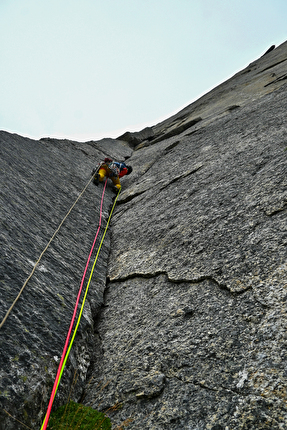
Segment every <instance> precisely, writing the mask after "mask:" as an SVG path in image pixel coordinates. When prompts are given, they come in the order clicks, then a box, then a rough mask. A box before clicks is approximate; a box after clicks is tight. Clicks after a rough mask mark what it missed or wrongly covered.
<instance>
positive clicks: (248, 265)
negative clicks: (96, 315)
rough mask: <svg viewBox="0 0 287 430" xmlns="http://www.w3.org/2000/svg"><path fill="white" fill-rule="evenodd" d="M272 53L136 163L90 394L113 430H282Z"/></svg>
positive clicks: (118, 225) (277, 123) (279, 133)
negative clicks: (122, 429)
mask: <svg viewBox="0 0 287 430" xmlns="http://www.w3.org/2000/svg"><path fill="white" fill-rule="evenodd" d="M268 55H270V57H268ZM268 55H267V56H266V57H263V58H261V59H259V60H258V61H257V62H255V63H253V64H252V65H250V66H249V67H248V68H247V69H245V70H243V71H242V72H240V73H239V74H237V75H235V76H234V77H233V78H232V79H230V80H229V81H227V82H226V83H224V84H222V85H221V86H220V87H218V88H216V89H215V90H214V91H212V92H211V93H209V94H208V95H206V96H205V97H203V98H202V99H200V100H199V101H197V102H196V103H194V104H193V105H191V106H190V107H188V108H186V109H185V110H184V111H183V112H181V113H179V114H178V115H177V116H175V118H173V119H172V120H167V121H166V123H162V124H160V125H158V126H155V127H154V135H153V136H152V139H147V140H145V141H143V142H141V143H140V144H138V146H137V147H136V150H135V151H134V153H133V155H132V157H131V158H130V160H129V161H130V163H131V164H132V165H133V167H134V174H133V176H131V177H130V178H128V179H127V183H126V184H125V189H124V190H123V193H122V194H121V196H120V201H119V204H118V206H117V211H116V214H115V216H114V218H113V228H112V247H111V255H110V263H109V268H108V275H109V278H110V281H109V283H108V286H107V294H106V304H107V305H108V306H107V307H105V309H104V310H103V312H102V313H101V318H100V320H99V323H98V326H97V329H98V337H97V342H98V351H100V352H98V356H97V360H96V363H95V366H94V369H93V371H91V375H92V376H93V380H92V383H91V384H90V386H89V387H88V388H87V390H86V397H85V403H86V404H88V405H92V406H93V407H95V408H97V407H99V408H102V409H103V410H109V409H110V410H111V411H112V412H111V413H110V415H111V418H112V420H113V422H114V423H115V424H120V423H121V422H123V421H125V420H126V419H130V420H131V422H130V424H129V427H128V428H132V429H156V430H161V429H169V430H170V429H174V430H179V429H213V430H215V429H217V430H218V429H225V430H226V429H230V430H231V429H270V428H272V429H279V428H280V429H282V428H287V427H286V422H287V408H286V399H287V398H286V387H287V367H286V354H287V349H286V348H287V344H286V328H287V319H286V299H287V289H286V288H287V272H286V244H287V223H286V209H287V192H286V185H287V183H286V173H287V153H286V151H285V149H286V147H287V132H286V123H285V117H286V107H287V104H286V89H287V87H286V83H285V82H286V81H285V82H284V80H285V79H286V77H287V75H286V72H287V62H286V59H287V45H286V44H284V45H282V46H281V47H279V48H277V50H275V51H273V54H272V53H270V54H268ZM272 55H273V57H272ZM278 76H281V79H279V78H278ZM276 77H277V78H276ZM193 116H194V118H199V117H200V118H201V120H197V121H192V117H193ZM184 123H187V124H188V126H187V127H183V124H184ZM129 139H130V136H129ZM153 142H154V143H153ZM97 387H101V389H100V392H99V388H97ZM96 393H97V394H96ZM115 405H117V407H116V406H115Z"/></svg>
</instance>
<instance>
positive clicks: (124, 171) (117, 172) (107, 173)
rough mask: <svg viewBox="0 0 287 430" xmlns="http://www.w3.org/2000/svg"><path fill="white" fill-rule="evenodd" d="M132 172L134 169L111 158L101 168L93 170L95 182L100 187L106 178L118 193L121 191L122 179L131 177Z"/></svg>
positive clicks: (106, 159)
mask: <svg viewBox="0 0 287 430" xmlns="http://www.w3.org/2000/svg"><path fill="white" fill-rule="evenodd" d="M132 171H133V169H132V167H131V166H127V165H126V164H125V163H124V162H119V161H113V160H112V159H111V158H108V157H106V158H105V160H104V161H103V162H102V163H101V164H100V165H99V167H98V168H95V169H94V170H93V172H92V174H93V175H94V180H93V182H94V184H96V185H98V184H99V182H102V181H103V180H104V179H105V177H107V178H110V179H111V180H112V181H113V184H114V186H115V187H116V190H117V191H118V190H120V189H121V183H120V178H122V177H123V176H125V175H129V174H130V173H131V172H132Z"/></svg>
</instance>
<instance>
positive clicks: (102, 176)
mask: <svg viewBox="0 0 287 430" xmlns="http://www.w3.org/2000/svg"><path fill="white" fill-rule="evenodd" d="M106 176H109V169H108V167H105V166H102V167H101V168H100V170H99V180H100V182H102V181H103V180H104V179H105V177H106ZM111 180H112V181H113V184H114V186H115V187H116V188H117V189H118V190H119V189H120V188H121V183H120V180H119V177H118V176H117V177H115V176H112V177H111Z"/></svg>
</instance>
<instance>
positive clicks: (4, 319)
mask: <svg viewBox="0 0 287 430" xmlns="http://www.w3.org/2000/svg"><path fill="white" fill-rule="evenodd" d="M92 179H93V176H92V177H91V179H90V180H89V182H88V183H87V184H86V185H85V187H84V188H83V190H82V191H81V193H80V194H79V196H78V197H77V199H76V200H75V202H74V203H73V204H72V206H71V207H70V209H69V210H68V212H67V214H66V215H65V216H64V218H63V219H62V221H61V222H60V224H59V226H58V228H57V229H56V230H55V232H54V234H53V236H52V237H51V239H50V240H49V242H48V244H47V246H46V248H45V249H44V250H43V251H42V253H41V254H40V257H39V258H38V260H37V261H36V263H35V265H34V267H33V270H32V272H31V273H30V275H29V276H28V278H27V279H26V281H25V282H24V284H23V286H22V288H21V290H20V292H19V294H18V296H17V297H16V299H15V300H14V302H13V303H12V305H11V306H10V308H9V309H8V311H7V313H6V315H5V316H4V318H3V320H2V321H1V324H0V329H1V328H2V326H3V324H4V323H5V321H6V320H7V318H8V316H9V314H10V313H11V311H12V309H13V308H14V306H15V304H16V302H17V301H18V300H19V298H20V296H21V294H22V293H23V291H24V288H25V287H26V285H27V284H28V282H29V280H30V279H31V277H32V276H33V274H34V272H35V270H36V268H37V266H38V264H39V263H40V261H41V258H42V257H43V255H44V254H45V252H46V251H47V249H48V248H49V246H50V245H51V243H52V241H53V240H54V238H55V236H56V234H57V233H58V231H59V230H60V228H61V227H62V225H63V223H64V222H65V220H66V219H67V217H68V216H69V215H70V213H71V211H72V210H73V208H74V206H75V205H76V204H77V202H78V201H79V200H80V198H81V197H82V195H83V194H84V192H85V191H86V189H87V187H88V185H89V183H90V182H91V180H92Z"/></svg>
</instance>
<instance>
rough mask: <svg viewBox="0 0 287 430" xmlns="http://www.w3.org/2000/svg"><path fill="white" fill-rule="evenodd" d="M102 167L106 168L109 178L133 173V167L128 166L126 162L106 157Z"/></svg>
mask: <svg viewBox="0 0 287 430" xmlns="http://www.w3.org/2000/svg"><path fill="white" fill-rule="evenodd" d="M100 169H105V171H106V173H107V176H108V177H109V178H113V177H114V178H117V177H118V178H122V177H123V176H125V175H128V174H129V173H131V170H132V168H131V167H130V166H127V165H126V163H124V162H119V161H113V160H111V159H110V158H105V161H104V162H103V163H102V164H101V166H100Z"/></svg>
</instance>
